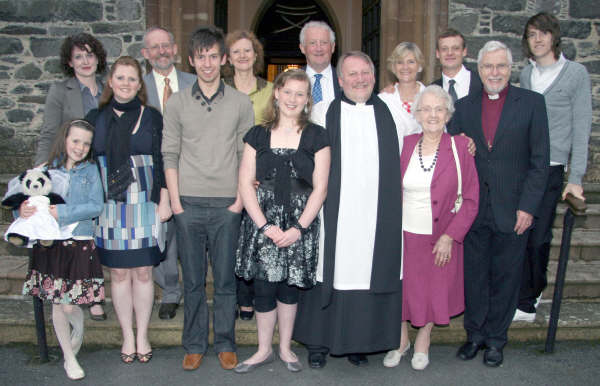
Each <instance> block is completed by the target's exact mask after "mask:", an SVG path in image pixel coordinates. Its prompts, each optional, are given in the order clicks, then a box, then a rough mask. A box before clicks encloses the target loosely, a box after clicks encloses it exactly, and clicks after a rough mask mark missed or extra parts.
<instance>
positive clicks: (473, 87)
mask: <svg viewBox="0 0 600 386" xmlns="http://www.w3.org/2000/svg"><path fill="white" fill-rule="evenodd" d="M469 71H470V72H471V81H470V82H469V93H468V94H467V95H471V94H475V93H478V92H481V89H482V87H483V86H482V85H481V79H480V78H479V74H478V73H477V71H471V70H469ZM431 84H437V85H438V86H440V87H441V88H444V81H443V79H442V78H439V79H437V80H434V81H433V82H431Z"/></svg>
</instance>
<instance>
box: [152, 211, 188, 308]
mask: <svg viewBox="0 0 600 386" xmlns="http://www.w3.org/2000/svg"><path fill="white" fill-rule="evenodd" d="M176 235H177V232H176V230H175V220H174V219H170V220H169V221H167V253H166V255H167V257H166V259H165V260H163V261H161V262H160V264H159V265H157V266H156V267H154V268H153V269H152V276H153V277H154V281H155V282H156V284H158V286H159V287H160V288H162V300H161V303H176V304H179V302H180V301H181V297H182V296H183V293H182V292H183V291H182V290H181V286H180V285H179V268H178V267H177V261H178V259H177V257H178V253H177V237H176Z"/></svg>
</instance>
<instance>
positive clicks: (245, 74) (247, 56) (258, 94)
mask: <svg viewBox="0 0 600 386" xmlns="http://www.w3.org/2000/svg"><path fill="white" fill-rule="evenodd" d="M225 45H226V46H227V58H228V61H229V65H228V66H224V67H223V72H224V75H225V76H224V78H223V80H224V81H225V83H227V84H228V85H230V86H231V87H233V88H235V89H237V90H238V91H241V92H243V93H244V94H246V95H248V96H249V97H250V101H251V102H252V108H253V110H254V124H256V125H259V124H261V123H263V120H264V113H265V110H266V109H267V105H268V104H269V98H270V97H271V94H272V93H273V83H271V82H268V81H266V80H265V79H263V78H261V77H259V76H258V74H260V73H262V71H263V69H264V58H263V52H264V51H263V46H262V44H261V43H260V41H258V39H257V38H256V36H255V35H254V34H253V33H252V32H250V31H244V30H237V31H233V32H230V33H228V34H227V37H226V38H225ZM237 292H238V293H237V296H238V305H239V306H240V319H242V320H250V319H252V316H253V315H254V308H253V307H254V288H253V286H252V282H247V281H245V280H243V279H238V281H237Z"/></svg>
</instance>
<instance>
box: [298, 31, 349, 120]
mask: <svg viewBox="0 0 600 386" xmlns="http://www.w3.org/2000/svg"><path fill="white" fill-rule="evenodd" d="M300 51H302V53H303V54H304V56H305V57H306V68H305V69H304V70H305V71H306V74H307V75H308V77H309V79H310V84H311V87H312V97H313V109H312V113H311V120H312V121H314V122H316V123H318V124H320V125H321V126H325V113H326V112H327V108H328V107H329V103H331V101H332V100H334V99H335V98H338V97H340V96H341V95H342V91H341V89H340V84H339V82H338V77H337V74H336V71H335V68H333V67H332V66H331V55H332V54H333V52H334V51H335V33H334V32H333V30H332V29H331V27H330V26H328V25H327V23H324V22H322V21H309V22H308V23H306V24H304V27H302V30H301V31H300Z"/></svg>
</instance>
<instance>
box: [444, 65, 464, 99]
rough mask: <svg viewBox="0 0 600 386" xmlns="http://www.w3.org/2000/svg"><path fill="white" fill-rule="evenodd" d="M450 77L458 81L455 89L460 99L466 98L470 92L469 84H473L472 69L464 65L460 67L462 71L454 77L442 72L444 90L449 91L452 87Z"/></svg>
mask: <svg viewBox="0 0 600 386" xmlns="http://www.w3.org/2000/svg"><path fill="white" fill-rule="evenodd" d="M450 79H454V80H455V81H456V83H454V91H456V96H457V98H458V99H460V98H464V97H466V96H467V95H468V94H469V86H470V85H471V71H469V70H467V68H466V67H465V66H464V65H463V66H462V67H461V68H460V71H458V73H457V74H456V76H454V78H450V77H448V76H446V75H444V73H442V84H443V88H444V90H446V91H448V89H449V88H450V83H449V81H450Z"/></svg>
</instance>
